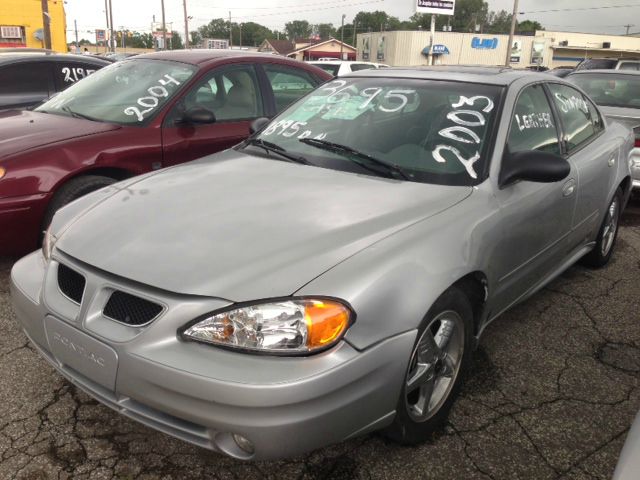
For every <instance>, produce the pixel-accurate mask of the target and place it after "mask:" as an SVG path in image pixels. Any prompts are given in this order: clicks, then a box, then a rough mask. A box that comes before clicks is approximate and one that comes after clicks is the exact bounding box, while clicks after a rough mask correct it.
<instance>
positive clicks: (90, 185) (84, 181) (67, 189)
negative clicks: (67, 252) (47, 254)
mask: <svg viewBox="0 0 640 480" xmlns="http://www.w3.org/2000/svg"><path fill="white" fill-rule="evenodd" d="M116 182H117V180H115V179H113V178H111V177H103V176H101V175H86V176H83V177H77V178H73V179H71V180H69V181H68V182H67V183H65V184H64V185H62V187H60V188H59V189H58V191H57V192H56V193H55V194H54V196H53V198H52V199H51V202H49V206H48V207H47V211H46V213H45V214H44V218H43V220H42V231H44V230H46V229H47V228H49V225H50V224H51V220H52V219H53V216H54V215H55V213H56V212H57V211H58V210H60V209H61V208H62V207H64V206H65V205H67V204H68V203H71V202H73V201H74V200H76V199H78V198H80V197H82V196H84V195H86V194H88V193H91V192H94V191H96V190H99V189H100V188H103V187H107V186H109V185H112V184H114V183H116ZM40 237H41V238H40V243H42V234H41V235H40Z"/></svg>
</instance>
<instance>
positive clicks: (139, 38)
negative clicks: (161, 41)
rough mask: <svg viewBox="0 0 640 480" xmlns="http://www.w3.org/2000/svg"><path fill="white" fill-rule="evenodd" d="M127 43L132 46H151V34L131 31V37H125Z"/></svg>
mask: <svg viewBox="0 0 640 480" xmlns="http://www.w3.org/2000/svg"><path fill="white" fill-rule="evenodd" d="M127 45H128V46H130V47H132V48H153V35H152V34H150V33H140V32H133V33H132V35H131V37H129V38H127Z"/></svg>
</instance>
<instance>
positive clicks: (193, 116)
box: [176, 107, 216, 124]
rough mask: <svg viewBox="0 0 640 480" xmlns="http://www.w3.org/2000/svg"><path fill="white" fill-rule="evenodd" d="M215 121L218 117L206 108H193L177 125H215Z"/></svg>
mask: <svg viewBox="0 0 640 480" xmlns="http://www.w3.org/2000/svg"><path fill="white" fill-rule="evenodd" d="M215 121H216V116H215V114H214V113H213V112H212V111H211V110H208V109H206V108H204V107H191V108H190V109H188V110H187V111H186V112H184V115H182V118H180V119H179V120H178V121H177V122H176V123H187V124H205V123H215Z"/></svg>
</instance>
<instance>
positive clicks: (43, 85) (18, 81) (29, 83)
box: [0, 63, 53, 98]
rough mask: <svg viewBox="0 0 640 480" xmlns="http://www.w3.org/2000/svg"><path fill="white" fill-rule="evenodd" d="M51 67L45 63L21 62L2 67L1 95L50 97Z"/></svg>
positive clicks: (0, 69) (0, 71)
mask: <svg viewBox="0 0 640 480" xmlns="http://www.w3.org/2000/svg"><path fill="white" fill-rule="evenodd" d="M50 71H51V70H50V68H49V65H48V64H45V63H19V64H15V65H7V66H6V67H2V68H0V95H2V96H7V95H28V96H42V97H43V98H44V97H48V96H49V94H50V93H53V92H49V85H50V77H51V74H50Z"/></svg>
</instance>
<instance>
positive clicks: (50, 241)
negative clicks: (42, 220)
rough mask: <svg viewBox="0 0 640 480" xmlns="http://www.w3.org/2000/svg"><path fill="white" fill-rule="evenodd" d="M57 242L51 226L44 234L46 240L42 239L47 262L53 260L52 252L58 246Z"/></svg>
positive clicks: (43, 253)
mask: <svg viewBox="0 0 640 480" xmlns="http://www.w3.org/2000/svg"><path fill="white" fill-rule="evenodd" d="M56 240H57V239H56V237H54V236H53V234H52V233H51V225H49V228H47V230H46V231H45V232H44V238H43V239H42V255H44V258H45V260H49V259H50V258H51V251H52V250H53V247H54V245H55V244H56Z"/></svg>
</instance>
